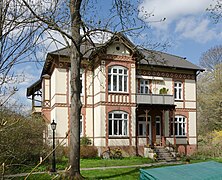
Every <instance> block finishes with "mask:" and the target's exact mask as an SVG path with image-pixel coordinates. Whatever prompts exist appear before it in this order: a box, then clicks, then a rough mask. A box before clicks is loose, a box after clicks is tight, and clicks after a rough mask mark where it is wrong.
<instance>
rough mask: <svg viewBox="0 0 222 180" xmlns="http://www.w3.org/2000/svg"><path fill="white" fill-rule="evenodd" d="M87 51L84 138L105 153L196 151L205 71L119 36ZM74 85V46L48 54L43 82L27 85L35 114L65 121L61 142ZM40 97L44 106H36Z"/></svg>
mask: <svg viewBox="0 0 222 180" xmlns="http://www.w3.org/2000/svg"><path fill="white" fill-rule="evenodd" d="M81 51H82V52H83V53H84V56H83V60H82V68H81V82H82V92H81V101H82V104H83V106H82V110H81V117H80V125H81V126H80V133H81V136H87V137H89V138H90V139H91V140H92V143H93V145H95V146H96V147H98V149H99V151H100V152H102V151H103V150H104V149H105V148H107V147H120V148H122V149H123V150H124V151H128V152H129V153H135V154H143V150H144V146H146V145H149V144H150V145H151V144H152V145H160V146H168V145H169V146H170V145H174V147H176V148H177V149H178V151H179V152H180V153H185V154H191V153H193V152H194V151H195V149H196V148H197V131H196V129H197V127H196V125H197V122H196V121H197V113H196V77H197V75H198V73H199V72H200V71H202V69H200V68H199V67H198V66H196V65H194V64H192V63H191V62H189V61H187V60H186V59H185V58H181V57H178V56H174V55H170V54H167V53H163V52H158V51H153V50H147V49H142V48H137V47H136V46H135V45H134V44H133V43H132V42H130V41H129V40H128V39H127V38H126V37H125V36H123V35H122V34H119V33H117V34H114V35H113V37H112V38H111V39H110V40H109V41H107V42H106V43H104V44H97V45H96V48H94V49H93V48H92V46H91V45H89V43H88V42H87V41H86V42H84V43H83V44H82V46H81ZM69 82H70V59H69V49H68V48H63V49H59V50H56V51H54V52H51V53H48V54H47V57H46V61H45V64H44V67H43V70H42V74H41V76H40V79H39V80H38V81H37V82H35V83H34V84H33V85H31V86H30V87H28V88H27V96H31V97H32V102H33V104H32V106H33V107H32V108H33V112H40V113H41V114H42V116H43V117H44V118H45V120H46V122H47V123H48V124H50V122H52V120H53V119H54V120H55V121H56V122H57V129H56V138H57V139H62V138H64V137H65V134H66V132H67V131H68V129H69V118H70V84H69ZM39 95H40V96H41V106H40V107H39V106H37V105H36V103H35V102H36V99H37V97H38V96H39ZM49 129H50V128H49ZM47 138H50V133H48V132H46V139H47ZM68 144H69V140H68V139H67V140H66V145H68Z"/></svg>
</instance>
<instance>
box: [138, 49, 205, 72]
mask: <svg viewBox="0 0 222 180" xmlns="http://www.w3.org/2000/svg"><path fill="white" fill-rule="evenodd" d="M140 51H141V52H142V53H143V55H144V56H145V59H142V60H141V61H140V63H141V64H149V65H153V66H163V67H174V68H181V69H191V70H200V71H204V69H201V68H200V67H198V66H197V65H195V64H193V63H191V62H190V61H188V60H186V58H182V57H179V56H175V55H172V54H168V53H164V52H159V51H154V50H147V49H140Z"/></svg>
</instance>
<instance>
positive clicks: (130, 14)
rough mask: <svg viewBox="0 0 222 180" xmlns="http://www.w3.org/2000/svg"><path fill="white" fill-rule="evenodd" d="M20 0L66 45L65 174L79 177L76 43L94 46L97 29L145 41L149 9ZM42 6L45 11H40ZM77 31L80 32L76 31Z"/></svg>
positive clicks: (78, 0) (117, 1) (116, 1)
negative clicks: (67, 166)
mask: <svg viewBox="0 0 222 180" xmlns="http://www.w3.org/2000/svg"><path fill="white" fill-rule="evenodd" d="M22 2H23V3H24V5H25V6H26V7H27V8H28V9H29V12H31V14H32V15H33V20H34V21H39V23H41V24H42V26H43V27H47V28H48V29H50V30H53V31H57V32H59V33H61V35H62V36H63V37H64V38H65V41H66V42H67V46H68V47H70V52H71V54H70V62H71V81H70V85H71V115H70V156H69V163H70V171H69V177H70V178H71V179H82V176H81V174H80V152H79V150H80V133H79V131H80V130H79V124H80V122H79V119H80V118H79V117H80V112H81V107H82V104H81V101H80V92H81V84H80V66H81V60H82V57H83V54H82V52H81V51H80V46H81V44H82V43H83V42H84V40H86V39H88V40H89V42H91V43H92V44H91V45H92V47H94V48H96V47H95V45H94V43H93V40H92V39H91V37H92V34H93V33H95V32H98V31H104V32H114V33H115V32H121V33H123V34H125V35H127V36H131V38H132V39H134V40H135V42H137V43H138V39H139V38H140V37H141V40H142V39H146V42H148V41H147V39H149V38H148V37H147V34H143V33H142V32H143V30H145V29H149V25H148V24H147V23H145V22H144V20H146V19H147V18H149V17H150V16H152V13H149V12H146V11H145V10H144V8H143V7H141V8H140V9H139V8H138V4H139V3H140V1H139V0H138V1H137V0H133V1H130V0H124V1H123V0H112V1H106V3H104V1H100V0H91V1H88V0H70V1H65V0H55V1H50V2H49V1H40V2H42V4H44V3H45V4H46V6H45V7H43V6H39V8H33V4H30V2H29V1H26V0H22ZM44 8H45V9H46V10H47V11H42V9H44ZM139 14H140V15H139ZM160 21H161V20H160ZM81 31H82V32H83V34H80V32H81ZM141 35H143V37H142V36H141ZM68 40H70V41H71V45H70V44H69V43H68ZM141 42H144V41H141ZM147 44H149V43H147ZM143 45H144V44H143Z"/></svg>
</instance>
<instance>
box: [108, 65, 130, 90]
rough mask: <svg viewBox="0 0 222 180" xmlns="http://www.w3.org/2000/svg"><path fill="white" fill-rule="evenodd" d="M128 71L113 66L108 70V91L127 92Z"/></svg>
mask: <svg viewBox="0 0 222 180" xmlns="http://www.w3.org/2000/svg"><path fill="white" fill-rule="evenodd" d="M127 81H128V69H127V68H125V67H122V66H112V67H109V70H108V91H109V92H127V91H128V88H127Z"/></svg>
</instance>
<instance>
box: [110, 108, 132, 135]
mask: <svg viewBox="0 0 222 180" xmlns="http://www.w3.org/2000/svg"><path fill="white" fill-rule="evenodd" d="M127 123H128V114H127V113H125V112H123V111H113V112H111V113H109V135H110V136H127V134H128V133H127Z"/></svg>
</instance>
